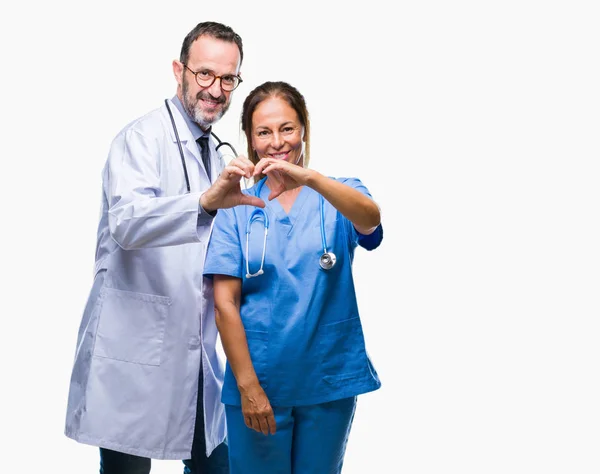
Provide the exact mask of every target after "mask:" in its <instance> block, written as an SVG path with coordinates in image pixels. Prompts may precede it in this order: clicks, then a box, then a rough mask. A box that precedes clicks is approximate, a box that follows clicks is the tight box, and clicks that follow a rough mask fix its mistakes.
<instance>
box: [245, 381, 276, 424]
mask: <svg viewBox="0 0 600 474" xmlns="http://www.w3.org/2000/svg"><path fill="white" fill-rule="evenodd" d="M240 394H241V396H242V413H243V415H244V422H245V423H246V426H247V427H248V428H252V429H253V430H254V431H258V432H259V433H262V434H264V435H268V434H269V433H271V434H275V431H276V426H275V415H274V414H273V408H271V403H270V402H269V399H268V398H267V394H266V393H265V391H264V390H263V388H262V387H261V386H260V384H259V383H258V382H256V383H254V384H252V385H250V386H249V387H248V388H246V389H242V388H240Z"/></svg>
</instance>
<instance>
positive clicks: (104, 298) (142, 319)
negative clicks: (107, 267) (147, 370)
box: [94, 288, 171, 366]
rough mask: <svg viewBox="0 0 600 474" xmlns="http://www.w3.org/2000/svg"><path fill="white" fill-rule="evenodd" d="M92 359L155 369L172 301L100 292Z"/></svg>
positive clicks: (118, 291) (116, 291) (140, 294)
mask: <svg viewBox="0 0 600 474" xmlns="http://www.w3.org/2000/svg"><path fill="white" fill-rule="evenodd" d="M98 304H99V305H101V307H100V315H99V322H98V330H97V332H96V342H95V345H94V356H96V357H104V358H107V359H115V360H121V361H125V362H133V363H137V364H143V365H154V366H158V365H160V362H161V352H162V345H163V338H164V333H165V325H166V320H167V315H168V313H169V306H170V305H171V298H168V297H166V296H157V295H148V294H145V293H134V292H131V291H123V290H117V289H114V288H103V289H102V293H101V296H100V301H99V303H98Z"/></svg>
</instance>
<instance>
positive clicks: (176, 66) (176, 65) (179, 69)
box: [173, 59, 183, 86]
mask: <svg viewBox="0 0 600 474" xmlns="http://www.w3.org/2000/svg"><path fill="white" fill-rule="evenodd" d="M173 75H174V76H175V80H176V81H177V84H178V85H180V86H181V82H182V81H183V64H182V63H180V62H179V61H177V59H174V60H173Z"/></svg>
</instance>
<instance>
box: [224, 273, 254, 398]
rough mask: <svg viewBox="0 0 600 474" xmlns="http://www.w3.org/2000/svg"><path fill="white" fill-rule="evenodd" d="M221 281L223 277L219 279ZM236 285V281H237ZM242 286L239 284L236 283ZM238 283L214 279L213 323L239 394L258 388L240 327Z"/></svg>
mask: <svg viewBox="0 0 600 474" xmlns="http://www.w3.org/2000/svg"><path fill="white" fill-rule="evenodd" d="M221 278H222V277H221ZM236 280H238V282H239V279H236ZM239 285H240V286H241V282H240V283H239ZM236 286H237V282H232V281H231V280H230V279H228V278H225V279H220V278H219V277H218V276H217V275H215V284H214V289H215V319H216V323H217V329H218V330H219V334H220V336H221V342H222V344H223V350H224V351H225V355H226V356H227V361H228V362H229V366H230V367H231V370H232V372H233V375H234V377H235V380H236V382H237V385H238V387H239V388H240V391H243V390H246V389H247V388H248V387H251V386H253V385H254V384H258V383H259V382H258V377H257V376H256V372H255V370H254V366H253V365H252V359H251V358H250V351H249V349H248V341H247V339H246V331H245V329H244V325H243V324H242V319H241V317H240V309H239V308H240V307H239V300H240V299H239V293H238V292H237V291H236Z"/></svg>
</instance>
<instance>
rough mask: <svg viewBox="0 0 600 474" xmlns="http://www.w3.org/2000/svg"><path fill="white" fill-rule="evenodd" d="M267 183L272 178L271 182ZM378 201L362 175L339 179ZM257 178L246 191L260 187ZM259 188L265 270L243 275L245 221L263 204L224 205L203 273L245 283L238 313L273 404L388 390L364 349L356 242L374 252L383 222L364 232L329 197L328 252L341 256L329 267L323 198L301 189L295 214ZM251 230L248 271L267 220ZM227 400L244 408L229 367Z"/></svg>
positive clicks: (256, 260)
mask: <svg viewBox="0 0 600 474" xmlns="http://www.w3.org/2000/svg"><path fill="white" fill-rule="evenodd" d="M264 179H266V178H264ZM337 181H339V182H342V183H344V184H346V185H348V186H351V187H352V188H354V189H357V190H359V191H360V192H362V193H363V194H365V195H367V196H369V197H371V195H370V194H369V191H368V190H367V188H366V187H365V186H364V185H363V184H362V183H361V182H360V180H358V179H355V178H337ZM259 184H260V183H257V185H255V186H253V187H252V188H250V189H249V190H248V191H247V192H248V193H250V194H255V193H256V188H257V186H258V185H259ZM269 193H270V191H269V189H268V186H267V185H264V186H262V190H261V192H260V197H261V198H262V199H263V200H264V201H265V203H267V206H266V208H265V212H266V213H267V215H268V219H269V225H270V227H269V233H268V237H267V243H266V253H265V261H264V267H263V269H264V274H263V275H260V276H257V277H254V278H246V276H245V275H246V257H247V256H246V227H247V223H248V219H249V218H250V215H251V214H252V212H253V211H254V210H255V209H256V208H255V207H253V206H237V207H234V208H231V209H220V210H219V212H218V213H217V216H216V218H215V221H214V226H213V230H212V235H211V238H210V243H209V246H208V250H207V255H206V261H205V265H204V275H205V276H208V277H211V276H212V275H214V274H220V275H229V276H234V277H237V278H240V279H241V280H242V295H241V306H240V315H241V319H242V322H243V324H244V328H245V330H246V338H247V340H248V347H249V350H250V356H251V359H252V364H253V365H254V369H255V371H256V374H257V376H258V379H259V381H260V384H261V386H262V387H263V389H264V390H265V392H266V394H267V396H268V397H269V401H270V403H271V405H272V406H299V405H313V404H317V403H325V402H328V401H332V400H339V399H342V398H346V397H350V396H355V395H359V394H361V393H366V392H370V391H373V390H376V389H378V388H379V387H380V386H381V383H380V381H379V377H378V375H377V372H376V371H375V369H374V367H373V365H372V364H371V361H370V360H369V357H368V355H367V352H366V349H365V341H364V336H363V331H362V325H361V322H360V318H359V314H358V305H357V301H356V295H355V289H354V281H353V278H352V260H353V257H354V249H355V248H356V247H357V245H361V246H362V247H364V248H366V249H368V250H371V249H374V248H376V247H378V246H379V244H380V243H381V240H382V238H383V230H382V227H381V226H379V227H378V228H377V230H376V231H375V232H374V233H373V234H371V235H369V236H363V235H360V234H359V233H358V232H357V231H356V230H355V229H354V226H353V225H352V223H351V222H350V221H349V220H348V219H346V218H345V217H344V216H343V215H342V214H340V213H339V212H338V211H337V209H335V208H334V207H333V206H332V205H331V204H329V202H328V201H326V200H325V201H324V216H325V219H324V221H325V235H326V239H327V246H328V247H327V250H328V251H329V252H333V253H334V254H335V255H336V257H337V263H336V264H335V266H334V267H333V268H332V269H331V270H323V269H322V268H321V267H320V266H319V258H320V256H321V255H322V253H323V245H322V239H321V212H320V204H319V194H318V193H317V192H316V191H314V190H312V189H311V188H309V187H307V186H304V187H303V188H302V189H301V191H300V193H299V194H298V196H297V198H296V201H295V202H294V205H293V207H292V208H291V210H290V212H289V214H286V212H285V211H284V210H283V208H282V207H281V205H280V204H279V202H278V201H277V199H274V200H273V201H268V199H267V198H268V195H269ZM250 230H251V232H250V234H249V246H248V248H249V251H248V253H249V263H250V273H255V272H257V271H258V269H259V268H260V261H261V256H262V251H263V242H264V219H263V217H262V216H260V217H259V218H258V219H254V220H253V223H252V225H251V228H250ZM221 399H222V402H223V403H225V404H228V405H240V394H239V391H238V388H237V383H236V381H235V377H234V376H233V372H232V371H231V367H230V366H229V364H227V367H226V371H225V380H224V385H223V393H222V398H221Z"/></svg>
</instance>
